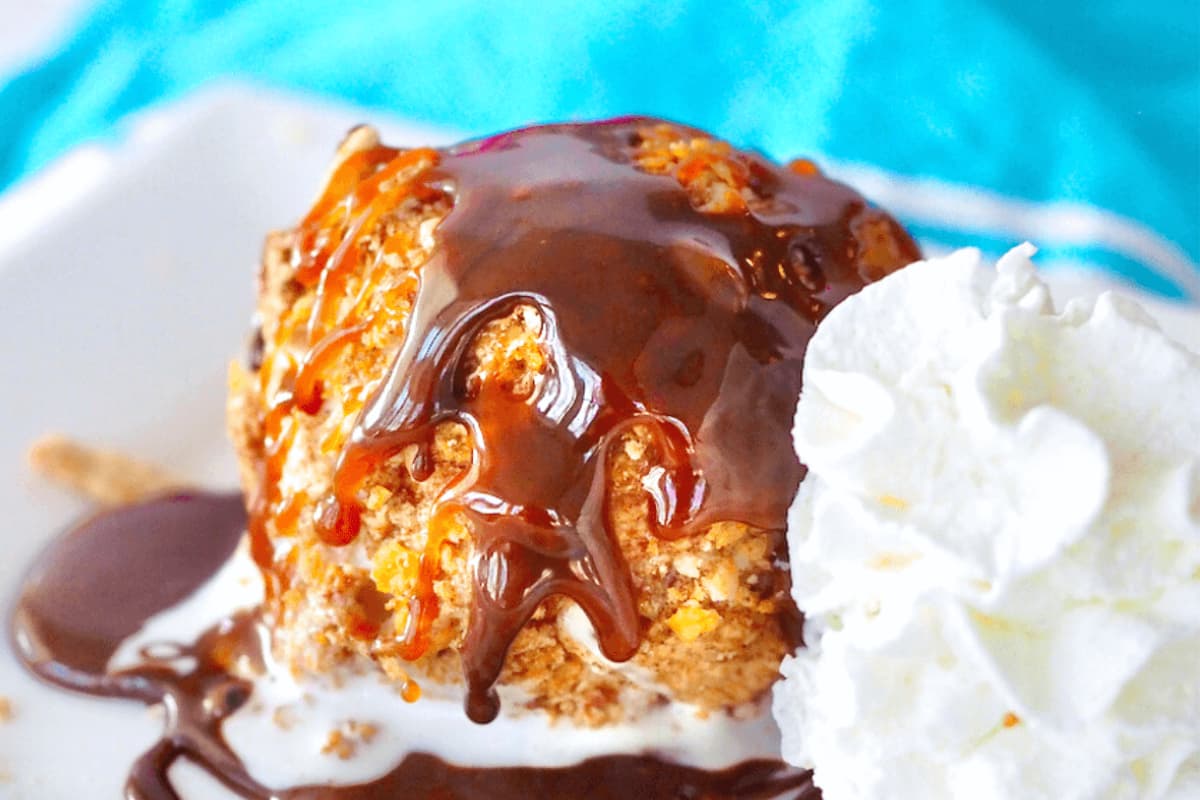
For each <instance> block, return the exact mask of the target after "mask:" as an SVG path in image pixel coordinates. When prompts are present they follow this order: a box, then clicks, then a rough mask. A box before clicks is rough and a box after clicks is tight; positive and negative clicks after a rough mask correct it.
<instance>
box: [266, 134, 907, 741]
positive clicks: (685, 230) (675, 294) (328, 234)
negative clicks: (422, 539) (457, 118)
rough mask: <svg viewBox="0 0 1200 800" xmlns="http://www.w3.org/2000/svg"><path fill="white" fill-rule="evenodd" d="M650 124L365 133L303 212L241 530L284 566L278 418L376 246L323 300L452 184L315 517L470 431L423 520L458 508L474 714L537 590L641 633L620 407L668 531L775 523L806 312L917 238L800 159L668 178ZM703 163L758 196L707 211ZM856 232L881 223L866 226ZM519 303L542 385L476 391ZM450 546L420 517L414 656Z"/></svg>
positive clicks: (308, 402) (300, 399)
mask: <svg viewBox="0 0 1200 800" xmlns="http://www.w3.org/2000/svg"><path fill="white" fill-rule="evenodd" d="M656 125H658V123H656V122H654V121H651V120H638V119H631V120H616V121H613V122H610V123H602V124H594V125H579V126H572V125H561V126H547V127H543V128H533V129H528V130H525V131H518V132H515V133H511V134H504V135H501V136H498V137H493V138H491V139H487V140H483V141H480V142H476V143H470V144H467V145H463V146H461V147H458V148H453V149H449V150H444V151H433V150H411V151H395V150H390V149H388V148H381V147H377V148H373V149H370V150H367V151H364V152H362V153H357V154H355V155H353V156H351V157H350V158H349V159H347V161H346V162H344V163H343V164H342V165H341V167H340V168H339V169H338V170H337V172H336V173H335V175H334V176H333V178H332V180H331V182H330V186H329V188H328V189H327V191H326V192H325V194H324V196H323V197H322V198H321V199H320V200H319V201H318V203H317V205H316V206H315V207H314V209H313V211H312V212H310V214H309V216H308V217H306V218H305V220H304V221H303V222H302V223H301V225H300V226H299V227H298V229H297V234H296V241H297V246H296V248H295V251H294V252H295V266H296V272H295V275H296V280H297V281H299V283H300V284H301V285H303V286H307V287H312V286H314V285H315V286H316V294H315V301H314V303H313V307H312V312H311V314H310V316H309V319H308V322H307V330H306V339H307V343H308V346H309V350H308V354H307V356H306V357H305V358H304V359H303V363H302V364H301V365H299V366H298V367H297V368H294V369H293V370H292V374H291V377H290V379H289V380H286V381H285V382H284V383H285V385H287V386H289V387H290V388H289V389H286V390H281V391H280V392H278V393H277V394H276V396H275V399H274V400H273V402H272V404H271V407H270V409H269V411H268V414H267V419H266V423H265V430H266V433H267V436H266V453H265V457H264V459H263V470H264V473H265V475H264V480H263V482H262V483H261V484H260V485H261V486H262V487H263V490H262V492H261V496H260V498H258V499H256V501H255V503H254V504H253V506H252V520H253V521H252V525H251V530H252V534H253V538H254V540H255V543H256V544H255V548H254V551H255V554H256V557H258V558H259V559H260V560H259V563H260V564H261V565H264V566H266V567H267V571H268V572H271V571H274V570H275V569H277V567H275V566H274V565H271V564H270V563H269V559H264V557H263V554H264V553H267V552H268V549H269V543H267V544H266V546H265V547H264V546H263V542H264V541H265V521H266V519H267V518H269V517H271V516H272V515H278V514H279V512H280V511H281V510H284V504H285V502H286V501H285V500H284V499H283V498H281V497H280V496H279V493H278V488H277V486H276V485H275V484H276V483H277V480H278V475H279V469H280V464H281V461H279V459H280V458H283V457H286V450H287V447H288V442H289V436H290V432H291V429H290V428H289V427H288V425H287V422H288V418H289V416H290V414H291V413H292V411H293V410H295V409H298V410H300V411H302V412H304V413H309V414H312V413H316V412H317V411H319V410H320V408H321V405H322V401H323V397H322V383H321V375H322V372H323V370H324V367H325V365H326V364H327V363H329V361H330V360H331V359H335V358H337V354H338V353H340V352H341V351H342V349H343V348H345V347H347V346H349V345H350V344H352V343H354V342H357V341H359V340H360V339H361V337H362V335H363V333H364V332H365V331H366V330H367V329H368V328H369V327H370V326H371V325H373V324H378V320H374V321H372V320H362V319H361V318H360V315H361V314H362V312H363V308H364V307H365V306H364V298H365V297H366V295H365V293H366V292H367V291H368V287H369V286H370V285H371V284H372V281H376V280H378V276H379V274H380V270H381V269H384V268H386V265H385V266H383V267H381V260H382V258H383V254H382V252H381V253H377V254H376V258H375V261H374V263H373V264H372V265H371V267H369V269H368V275H367V277H366V280H364V282H363V285H362V287H361V289H360V291H359V294H358V296H357V297H356V298H355V299H354V301H353V302H352V303H351V304H350V306H351V310H350V311H349V312H348V313H347V314H346V315H345V316H343V317H342V318H340V319H338V318H337V317H336V312H337V309H338V308H339V307H340V306H341V305H343V304H342V303H340V302H339V300H341V299H342V298H343V297H344V295H345V294H346V292H347V289H348V286H349V279H350V276H351V275H352V273H353V271H354V269H355V268H356V266H357V265H358V264H359V262H360V260H361V258H362V249H361V247H362V245H361V240H362V237H364V235H365V234H367V233H369V232H370V231H372V230H373V229H374V227H376V226H377V225H378V224H379V223H380V221H381V220H382V219H384V218H385V215H386V214H387V213H389V212H390V211H391V210H392V209H393V208H395V206H396V205H397V203H398V201H399V199H400V198H402V197H407V196H413V197H416V198H417V199H418V200H421V201H428V200H431V199H447V200H449V201H451V203H452V210H451V211H450V212H449V214H448V215H447V216H446V217H445V219H444V220H443V221H442V222H441V223H440V225H439V227H438V229H437V231H436V234H435V238H436V243H437V247H436V248H435V250H434V252H433V255H432V256H431V258H430V260H429V261H428V263H426V264H425V265H424V266H423V267H422V268H421V271H420V276H419V281H420V291H419V292H416V293H415V305H414V307H413V310H412V313H411V317H410V318H409V320H408V323H407V326H408V327H407V332H406V335H405V338H404V342H403V345H402V349H401V351H400V353H399V354H398V355H397V357H396V359H395V361H394V362H393V365H392V367H391V368H390V369H389V371H388V373H387V375H386V378H385V380H384V381H383V383H382V384H381V385H380V386H379V388H378V389H377V390H376V391H375V393H374V394H373V395H372V396H371V397H370V398H369V400H368V401H367V402H366V405H365V406H364V407H363V408H362V411H361V413H360V415H359V417H358V419H357V421H356V423H355V425H354V427H353V429H352V432H351V435H350V439H349V441H348V442H346V443H345V444H344V446H343V447H342V450H341V453H340V455H339V458H338V461H337V468H336V472H335V476H334V481H333V489H332V492H331V495H330V496H329V497H326V498H325V499H324V500H322V501H321V503H320V506H319V509H320V510H319V514H318V518H317V524H318V532H319V534H320V535H321V537H322V539H323V540H324V541H325V542H326V543H328V544H331V545H344V544H348V543H349V542H351V541H353V540H354V538H355V537H356V536H357V534H358V531H359V529H360V527H361V517H362V513H363V505H362V502H363V501H362V495H363V492H364V490H365V488H366V487H367V485H368V483H369V481H370V480H371V478H372V477H373V476H374V475H375V474H376V473H377V471H378V469H379V468H380V467H381V465H382V464H383V463H384V462H385V461H387V460H388V459H391V458H393V457H395V456H396V455H398V454H400V453H401V452H403V451H405V450H406V449H407V448H412V449H413V451H414V455H413V456H412V458H411V462H410V463H409V465H408V469H409V472H410V474H411V476H412V477H413V478H414V479H415V480H417V481H423V480H427V479H428V478H429V477H430V475H431V474H432V472H433V469H434V461H433V456H432V446H433V439H434V434H435V431H436V430H437V429H438V427H439V426H440V425H442V424H444V423H448V422H456V423H459V424H462V425H464V426H465V427H466V429H467V430H468V431H469V434H470V437H471V442H472V449H473V452H474V459H473V463H472V465H471V467H470V468H469V469H468V470H467V471H466V472H465V473H464V474H462V475H459V476H458V477H457V478H455V479H454V480H452V481H451V483H450V484H449V486H447V487H446V488H445V490H444V491H443V493H442V495H441V501H440V504H439V506H438V509H437V512H436V514H435V516H436V517H443V516H444V515H456V514H457V515H461V516H463V517H465V518H466V519H467V520H469V522H470V523H471V528H472V531H473V536H474V542H475V547H474V553H473V556H472V565H471V568H472V574H473V579H474V588H475V591H474V598H473V601H472V607H471V613H470V621H469V625H468V630H467V634H466V641H465V643H464V646H463V648H462V658H463V669H464V674H465V677H466V681H467V685H468V698H467V712H468V715H469V716H470V717H471V718H472V719H474V720H476V721H478V722H486V721H489V720H491V719H492V718H494V717H495V715H496V713H497V712H498V708H499V704H498V700H497V698H496V694H495V691H494V689H493V686H494V684H495V682H496V681H497V680H498V678H499V675H500V672H501V669H502V667H503V665H504V660H505V657H506V654H507V652H508V649H509V647H510V645H511V643H512V641H513V640H514V638H515V637H516V635H517V634H518V633H519V632H520V630H521V629H522V628H523V627H524V626H525V625H526V624H527V622H528V621H529V618H530V617H531V616H532V614H533V613H534V611H535V610H536V609H537V608H538V606H539V605H540V604H541V603H542V602H543V601H544V600H546V599H547V598H548V597H551V596H553V595H563V596H565V597H568V598H570V599H571V600H573V601H575V602H576V603H578V604H579V606H580V607H581V608H582V609H583V610H584V611H585V613H586V614H587V615H588V617H589V619H590V620H591V622H592V624H593V625H594V627H595V629H596V632H597V636H598V639H599V642H600V645H601V648H602V650H603V652H604V653H605V655H606V656H607V657H608V658H610V659H612V660H614V661H622V660H626V659H628V658H630V657H631V656H632V655H633V654H634V652H635V651H636V649H637V647H638V646H639V644H640V640H641V620H640V618H639V616H638V612H637V603H636V593H635V590H634V587H633V585H632V581H631V578H630V573H629V570H628V568H627V566H626V565H625V563H624V561H623V558H622V555H621V552H620V550H619V548H618V547H617V545H616V542H615V539H614V537H613V536H612V533H611V529H612V524H611V520H610V519H609V498H608V497H607V489H606V480H605V476H606V472H607V462H608V459H609V458H610V450H611V448H612V446H613V445H614V443H616V442H618V441H619V440H620V439H621V437H622V436H623V435H624V434H625V433H626V432H628V431H630V430H632V429H633V428H634V427H635V426H637V427H640V428H641V429H643V430H648V431H649V432H650V433H651V435H652V437H653V439H654V441H655V443H656V446H657V453H656V455H657V460H658V463H659V464H660V466H659V468H658V469H656V470H655V471H654V475H653V476H648V478H649V477H653V480H648V481H647V484H646V497H647V504H648V510H649V515H650V520H651V524H652V527H654V528H655V530H656V532H657V533H658V534H659V535H661V536H664V537H675V536H683V535H687V534H689V533H691V532H693V531H695V530H697V529H700V528H703V527H706V526H707V525H708V524H711V523H712V522H715V521H718V520H737V521H742V522H745V523H747V524H750V525H754V526H757V527H760V528H764V529H774V530H778V529H782V527H783V525H784V521H785V514H786V509H787V505H788V503H789V502H790V499H791V497H792V495H793V494H794V491H795V488H796V485H797V484H798V482H799V480H800V477H801V474H802V468H801V467H800V465H799V463H797V461H796V459H795V456H794V455H793V454H792V452H791V438H790V435H789V431H790V425H791V418H792V413H793V412H794V408H795V398H796V396H797V394H798V391H799V384H800V370H801V362H802V358H803V353H804V349H805V347H806V345H807V342H808V339H809V337H810V336H811V334H812V331H813V330H814V329H815V325H816V323H817V321H818V320H819V319H820V318H821V317H822V316H823V315H824V313H826V312H827V310H828V309H829V308H831V307H832V306H833V305H834V304H836V303H837V302H840V300H841V299H842V298H844V297H845V296H847V295H849V294H851V293H853V292H854V291H857V290H858V289H859V288H861V286H862V285H863V284H864V283H865V282H867V281H868V280H870V279H871V278H873V277H878V275H879V274H882V272H886V271H890V270H891V269H894V268H898V267H899V266H902V265H903V264H905V263H908V262H909V261H912V260H915V259H916V258H919V252H918V250H917V248H916V246H915V245H913V244H912V242H911V240H910V239H909V238H908V237H907V235H906V234H905V233H904V232H903V231H902V230H901V229H900V228H899V226H898V225H896V224H895V223H894V222H892V221H891V220H890V219H889V218H887V217H886V216H885V215H883V214H882V213H880V212H877V211H875V210H874V209H872V208H870V207H869V206H868V205H867V204H866V203H865V201H863V200H862V198H861V197H859V196H858V195H857V194H856V193H854V192H853V191H852V190H850V189H848V188H846V187H844V186H842V185H840V184H836V183H834V182H832V181H829V180H827V179H825V178H824V177H822V176H821V175H820V174H819V173H817V172H815V170H814V169H812V167H811V164H810V163H809V162H796V166H795V167H794V168H793V169H792V170H791V171H784V170H780V169H779V168H778V167H776V166H774V165H773V164H770V163H769V162H767V161H765V160H764V159H761V158H758V157H756V156H753V155H747V154H736V155H734V156H728V155H727V151H722V150H715V151H714V150H712V149H711V148H710V149H709V150H708V151H706V153H705V154H702V156H697V157H694V158H692V159H691V160H690V161H686V162H685V163H683V164H681V165H680V166H679V167H678V169H677V170H676V172H675V174H670V171H669V170H665V171H663V174H651V173H650V172H648V171H646V170H644V169H640V168H639V167H638V166H636V165H635V163H634V162H635V158H636V155H637V152H638V148H639V146H640V145H641V143H642V136H643V133H644V132H645V131H647V130H649V129H654V127H655V126H656ZM673 130H674V131H675V132H678V133H680V134H682V135H690V134H691V133H692V132H688V131H682V130H680V129H677V128H676V129H673ZM714 153H715V155H714ZM718 161H719V162H720V163H721V164H724V165H725V166H726V167H727V170H728V172H729V174H730V176H731V179H732V180H735V181H737V182H740V183H741V184H742V185H743V186H744V187H745V188H748V189H749V190H750V191H751V193H752V195H753V196H752V199H751V200H749V201H748V200H746V199H745V197H746V195H745V194H739V195H737V196H736V197H735V198H734V199H735V202H732V203H730V204H728V206H727V208H726V209H724V210H723V212H722V213H705V212H702V211H700V210H698V209H697V204H696V202H695V198H693V197H692V192H691V191H690V189H692V188H694V187H692V186H691V184H692V183H693V182H695V181H698V180H699V178H700V176H702V175H703V173H704V172H705V170H707V169H710V168H712V166H713V164H714V163H716V162H718ZM863 231H868V232H869V233H871V234H873V235H874V236H875V238H876V239H877V240H878V241H877V242H871V241H868V242H867V243H866V244H865V245H864V242H863V241H862V238H863V237H862V236H861V235H860V234H862V232H863ZM880 242H882V245H880V246H878V247H877V246H875V245H877V244H879V243H880ZM384 250H386V245H385V247H384ZM881 250H882V252H883V254H882V256H881V254H880V251H881ZM518 307H526V308H530V309H533V310H534V311H535V312H536V314H537V316H538V318H539V321H540V324H541V334H540V342H541V345H542V346H543V348H544V349H545V350H546V351H547V352H548V353H549V356H550V358H549V363H548V365H547V366H546V368H545V369H544V370H543V372H542V374H541V375H540V376H539V378H538V381H539V382H538V387H537V389H536V391H535V393H534V395H533V396H532V397H530V398H515V397H513V396H512V395H511V394H509V393H507V392H505V391H504V390H503V389H501V388H500V387H498V386H496V385H495V384H494V383H492V382H489V381H484V382H482V384H481V385H478V386H468V385H467V382H466V380H465V378H466V375H465V374H464V373H465V368H464V363H465V361H466V360H467V357H468V355H469V351H470V348H471V345H472V343H473V342H474V341H475V340H476V337H477V335H478V334H479V332H480V331H481V330H482V329H483V328H484V327H485V326H486V325H487V324H488V323H490V322H492V321H494V320H499V319H502V318H504V317H506V316H507V315H509V314H511V313H513V312H514V310H516V309H517V308H518ZM292 335H294V334H293V333H292V332H288V331H282V332H281V334H280V337H279V341H280V342H282V341H286V340H287V337H290V336H292ZM268 372H269V371H268V370H264V371H263V374H264V376H265V375H266V374H267V373H268ZM264 380H265V378H264ZM281 454H282V455H281ZM278 522H279V518H278V516H276V523H277V524H278ZM281 533H285V532H281ZM440 547H441V537H440V536H438V535H434V534H433V533H432V532H431V535H430V540H429V545H428V546H427V548H426V552H425V554H424V555H423V557H422V564H421V572H420V576H419V586H418V591H417V592H416V593H415V594H414V595H413V597H412V598H410V600H409V607H408V611H409V624H408V626H407V628H406V630H405V631H403V632H402V633H401V635H400V637H399V642H398V650H399V652H400V653H401V654H402V655H403V656H404V657H405V658H410V659H415V658H419V657H420V656H421V654H422V653H424V652H425V650H426V648H427V647H428V639H429V636H428V634H429V630H430V627H431V625H432V622H433V620H434V619H435V618H436V615H437V611H438V608H437V601H436V596H435V594H434V592H433V582H434V581H435V580H436V578H437V563H438V558H437V555H438V554H439V553H440ZM426 562H428V563H426Z"/></svg>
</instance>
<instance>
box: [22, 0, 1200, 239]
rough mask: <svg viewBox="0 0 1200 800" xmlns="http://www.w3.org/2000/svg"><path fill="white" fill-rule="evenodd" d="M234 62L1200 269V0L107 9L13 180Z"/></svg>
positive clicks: (50, 79) (132, 0)
mask: <svg viewBox="0 0 1200 800" xmlns="http://www.w3.org/2000/svg"><path fill="white" fill-rule="evenodd" d="M216 76H242V77H246V78H249V79H251V80H253V81H256V82H258V83H263V84H267V85H275V86H281V87H287V88H291V89H303V90H309V91H314V92H317V93H320V94H323V95H327V96H331V97H336V98H341V99H345V100H349V101H352V102H355V103H359V104H362V105H365V106H368V107H372V108H379V109H385V110H387V111H389V112H393V113H397V114H400V115H403V116H406V117H410V118H413V119H417V120H422V121H427V122H431V123H440V124H444V125H449V126H453V127H456V128H459V129H463V130H467V131H470V132H473V133H485V132H489V131H494V130H496V129H500V128H505V127H512V126H516V125H521V124H524V123H528V122H532V121H544V120H550V119H558V118H579V117H603V116H610V115H614V114H623V113H631V112H640V113H650V114H656V115H661V116H666V117H670V118H674V119H677V120H679V121H682V122H687V123H692V124H695V125H698V126H700V127H704V128H708V129H711V130H713V131H715V132H717V133H719V134H720V135H722V136H724V137H727V138H730V139H732V140H733V141H735V142H737V143H739V144H744V145H750V146H757V147H759V148H761V149H763V150H765V151H766V152H768V153H770V154H773V155H775V156H777V157H783V156H791V155H796V154H800V153H820V154H825V155H828V156H832V157H834V158H837V159H841V160H847V161H860V162H866V163H870V164H874V165H877V166H879V167H882V168H884V169H887V170H890V171H893V172H897V173H902V174H906V175H912V176H933V177H938V178H941V179H945V180H949V181H953V182H957V183H963V184H974V185H981V186H986V187H990V188H992V189H995V190H997V191H999V192H1002V193H1005V194H1009V195H1013V196H1016V197H1021V198H1026V199H1031V200H1051V199H1059V198H1066V199H1074V200H1082V201H1086V202H1089V203H1092V204H1094V205H1097V206H1100V207H1104V208H1107V209H1111V210H1113V211H1116V212H1119V213H1121V214H1124V215H1127V216H1129V217H1131V218H1133V219H1135V220H1138V221H1141V222H1143V223H1145V224H1146V225H1148V226H1150V227H1151V228H1153V229H1155V230H1156V231H1158V232H1159V233H1160V234H1162V235H1163V236H1165V237H1166V238H1167V239H1169V240H1171V241H1173V242H1174V243H1176V244H1177V245H1179V246H1180V247H1181V248H1182V249H1183V250H1184V251H1185V252H1186V253H1187V254H1188V256H1189V257H1190V258H1191V260H1192V261H1193V262H1194V263H1195V262H1200V4H1195V3H1193V2H1181V1H1180V0H1093V2H1088V3H1078V4H1076V3H1069V2H1064V3H1032V2H1001V0H991V1H990V2H989V1H988V0H961V1H960V2H938V1H936V0H909V1H908V2H885V1H884V0H875V1H874V2H873V1H872V0H846V1H845V2H801V3H772V2H749V1H747V0H729V2H686V1H685V0H675V1H674V2H658V3H643V2H635V1H634V0H579V1H577V2H561V3H556V2H551V1H550V0H540V2H533V1H532V0H531V1H529V2H508V3H502V2H494V3H485V2H470V1H469V0H426V1H425V2H419V3H414V2H396V1H395V0H390V1H387V0H366V1H364V2H337V3H333V2H328V0H291V1H290V2H280V1H277V0H245V1H244V2H233V0H167V1H166V2H151V1H150V0H107V1H106V2H102V3H100V4H99V5H98V6H97V7H96V8H95V9H94V10H93V11H92V12H90V14H89V15H88V16H87V17H86V18H85V19H84V20H82V21H81V23H80V24H79V26H78V28H77V29H76V30H75V32H74V33H73V34H72V35H71V36H70V37H69V38H68V39H67V40H66V41H64V42H63V43H62V44H61V47H59V48H58V49H57V50H55V51H54V52H52V53H51V54H50V55H49V56H48V57H47V58H45V59H44V60H43V61H41V62H40V63H35V64H33V65H31V66H30V67H29V68H28V69H27V70H26V71H24V72H23V73H21V74H18V75H15V76H9V78H8V80H7V81H6V82H5V83H4V84H3V88H0V119H2V120H3V132H2V133H0V187H2V186H4V185H6V184H8V183H11V182H12V181H14V180H16V179H18V178H19V177H21V176H22V175H24V174H26V173H28V172H29V171H31V170H34V169H37V168H38V167H40V166H42V165H44V164H45V163H46V162H47V161H48V160H49V159H52V158H53V157H55V156H56V155H58V154H60V153H61V152H62V151H63V150H64V149H65V148H67V147H69V146H71V145H73V144H75V143H77V142H79V141H81V140H84V139H87V138H89V137H94V136H98V135H104V134H105V133H106V132H108V131H110V130H112V128H113V125H114V123H115V122H117V121H119V120H120V119H121V118H122V117H123V116H124V115H126V114H128V113H129V112H131V111H134V110H137V109H138V108H140V107H142V106H145V105H147V104H149V103H153V102H156V101H159V100H162V99H169V98H174V97H177V96H179V95H181V94H183V93H185V92H187V91H188V90H190V89H192V88H194V87H196V86H198V85H199V84H201V83H203V82H204V81H206V80H209V79H211V78H213V77H216Z"/></svg>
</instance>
